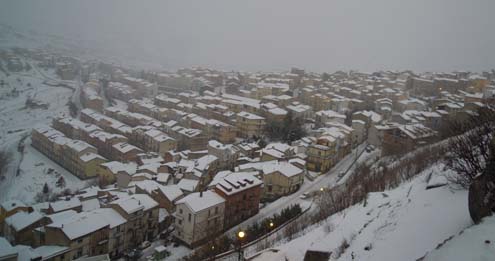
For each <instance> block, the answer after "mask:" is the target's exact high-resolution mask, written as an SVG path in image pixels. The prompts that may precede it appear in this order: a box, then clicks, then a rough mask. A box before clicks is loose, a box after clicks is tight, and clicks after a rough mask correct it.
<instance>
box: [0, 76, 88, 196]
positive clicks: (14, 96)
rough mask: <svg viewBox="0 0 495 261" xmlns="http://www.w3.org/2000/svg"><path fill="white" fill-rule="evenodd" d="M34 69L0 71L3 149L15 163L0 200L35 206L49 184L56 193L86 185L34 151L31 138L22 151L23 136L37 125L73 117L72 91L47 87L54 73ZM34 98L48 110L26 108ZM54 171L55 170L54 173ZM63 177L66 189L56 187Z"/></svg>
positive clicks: (1, 184)
mask: <svg viewBox="0 0 495 261" xmlns="http://www.w3.org/2000/svg"><path fill="white" fill-rule="evenodd" d="M39 70H40V69H38V68H33V69H32V70H31V71H29V72H20V73H9V74H10V75H8V76H7V75H6V74H5V73H3V72H0V80H3V81H4V83H5V84H4V85H3V86H0V148H1V149H2V150H6V151H9V152H10V154H11V163H10V165H9V168H8V171H7V173H6V174H5V175H4V177H3V179H2V180H1V181H0V201H5V200H9V199H20V200H23V201H24V202H25V203H28V204H29V203H33V202H34V198H35V196H36V194H37V193H38V192H40V191H42V188H43V186H44V184H45V183H47V184H48V186H49V187H50V188H52V189H53V192H60V191H62V190H64V189H65V188H70V189H72V190H75V189H78V188H81V187H83V186H85V184H86V182H80V181H79V179H77V178H76V177H75V176H73V175H72V174H70V173H69V172H67V171H66V170H64V169H63V168H61V167H60V166H58V165H57V164H56V163H54V162H52V161H51V160H49V159H48V158H46V157H45V156H44V155H42V154H41V153H39V152H38V151H36V150H35V149H33V148H32V147H31V145H30V139H29V137H27V138H26V139H25V140H24V141H23V142H22V143H23V144H24V152H23V153H21V152H20V151H19V150H18V146H19V143H20V142H21V140H22V139H23V137H26V136H29V134H30V133H31V129H32V128H33V127H34V126H36V125H37V124H50V122H51V120H52V119H53V118H54V117H56V116H59V115H69V111H68V107H67V102H68V100H69V98H70V97H71V95H72V90H70V89H68V88H63V87H52V86H48V85H45V84H43V81H44V80H46V79H47V77H49V78H56V76H55V75H54V74H53V71H43V73H42V74H41V73H40V71H39ZM28 98H31V99H33V100H35V101H39V102H40V103H42V104H45V105H46V106H47V107H46V108H26V100H27V99H28ZM50 169H52V170H50ZM60 176H63V177H64V179H65V182H66V187H65V188H56V187H55V182H56V181H57V180H58V179H59V177H60Z"/></svg>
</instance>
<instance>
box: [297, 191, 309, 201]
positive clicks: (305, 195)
mask: <svg viewBox="0 0 495 261" xmlns="http://www.w3.org/2000/svg"><path fill="white" fill-rule="evenodd" d="M299 198H300V199H307V198H309V194H308V193H307V192H306V193H303V194H302V195H301V196H299Z"/></svg>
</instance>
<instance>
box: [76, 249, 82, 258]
mask: <svg viewBox="0 0 495 261" xmlns="http://www.w3.org/2000/svg"><path fill="white" fill-rule="evenodd" d="M82 255H83V250H82V248H79V249H78V250H77V253H76V258H79V257H82Z"/></svg>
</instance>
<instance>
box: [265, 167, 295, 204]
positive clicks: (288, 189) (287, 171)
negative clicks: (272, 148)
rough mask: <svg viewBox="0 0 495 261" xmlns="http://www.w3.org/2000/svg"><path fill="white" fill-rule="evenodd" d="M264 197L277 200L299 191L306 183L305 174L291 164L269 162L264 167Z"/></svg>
mask: <svg viewBox="0 0 495 261" xmlns="http://www.w3.org/2000/svg"><path fill="white" fill-rule="evenodd" d="M262 171H263V182H264V184H265V186H264V191H263V197H265V198H276V197H280V196H284V195H288V194H291V193H294V192H295V191H297V190H298V189H299V188H300V187H301V186H302V184H303V182H304V172H303V171H302V170H301V169H299V168H298V167H296V166H294V165H292V164H290V163H289V162H286V161H283V162H276V161H272V162H267V163H266V164H264V165H263V170H262Z"/></svg>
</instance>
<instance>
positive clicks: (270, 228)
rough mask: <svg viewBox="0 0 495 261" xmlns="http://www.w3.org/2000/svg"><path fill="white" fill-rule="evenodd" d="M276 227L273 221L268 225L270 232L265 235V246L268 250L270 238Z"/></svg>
mask: <svg viewBox="0 0 495 261" xmlns="http://www.w3.org/2000/svg"><path fill="white" fill-rule="evenodd" d="M274 227H275V224H274V223H273V221H270V223H268V232H267V233H266V235H265V246H266V247H267V248H268V236H269V233H270V232H271V231H272V229H273V228H274Z"/></svg>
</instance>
